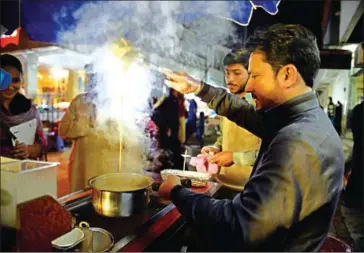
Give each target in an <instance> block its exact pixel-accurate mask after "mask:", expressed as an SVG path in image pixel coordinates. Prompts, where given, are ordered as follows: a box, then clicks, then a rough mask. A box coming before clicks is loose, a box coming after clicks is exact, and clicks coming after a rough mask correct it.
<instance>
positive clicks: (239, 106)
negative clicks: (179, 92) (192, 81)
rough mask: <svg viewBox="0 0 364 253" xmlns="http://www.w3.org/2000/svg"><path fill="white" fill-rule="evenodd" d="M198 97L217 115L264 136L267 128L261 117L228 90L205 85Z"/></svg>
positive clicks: (250, 106)
mask: <svg viewBox="0 0 364 253" xmlns="http://www.w3.org/2000/svg"><path fill="white" fill-rule="evenodd" d="M196 95H197V96H198V97H200V98H201V99H202V101H204V102H206V103H207V105H208V107H209V108H210V109H212V110H214V111H215V112H216V113H217V114H219V115H221V116H225V117H227V118H228V119H229V120H231V121H233V122H235V123H236V124H237V125H239V126H241V127H243V128H245V129H247V130H248V131H249V132H251V133H253V134H255V135H256V136H258V137H261V138H262V137H263V136H264V133H265V127H264V124H263V121H262V119H261V117H260V115H259V114H258V113H257V111H256V110H255V107H254V106H253V105H251V104H249V103H248V102H247V101H245V100H244V99H241V98H239V97H237V96H235V95H233V94H230V93H228V92H227V91H226V89H223V88H218V87H214V86H211V85H208V84H203V87H202V90H201V91H199V92H198V94H196Z"/></svg>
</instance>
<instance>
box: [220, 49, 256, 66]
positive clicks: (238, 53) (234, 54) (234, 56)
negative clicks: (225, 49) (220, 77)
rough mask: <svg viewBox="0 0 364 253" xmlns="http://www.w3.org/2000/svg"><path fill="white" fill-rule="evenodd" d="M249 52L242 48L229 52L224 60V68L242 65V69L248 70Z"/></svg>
mask: <svg viewBox="0 0 364 253" xmlns="http://www.w3.org/2000/svg"><path fill="white" fill-rule="evenodd" d="M249 57H250V52H249V51H248V50H246V49H244V48H241V49H235V50H232V51H231V52H229V53H228V54H227V55H226V56H225V58H224V61H223V63H224V66H227V65H230V64H236V63H238V64H242V65H243V66H244V68H246V69H248V65H249Z"/></svg>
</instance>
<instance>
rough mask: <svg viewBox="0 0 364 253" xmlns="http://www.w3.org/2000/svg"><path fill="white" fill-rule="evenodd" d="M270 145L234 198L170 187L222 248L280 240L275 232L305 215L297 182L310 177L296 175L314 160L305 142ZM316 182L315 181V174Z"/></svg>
mask: <svg viewBox="0 0 364 253" xmlns="http://www.w3.org/2000/svg"><path fill="white" fill-rule="evenodd" d="M268 149H269V152H268V153H267V155H266V156H264V158H263V161H262V165H261V166H260V167H259V168H258V169H257V171H256V173H255V174H254V176H253V177H252V178H251V179H250V180H249V181H248V183H247V184H246V185H245V188H244V191H243V192H242V193H240V194H238V195H237V196H236V197H235V198H234V199H233V200H216V199H213V198H211V197H209V196H206V195H204V194H197V193H194V192H192V191H191V190H189V189H187V188H183V187H182V186H176V187H175V188H173V190H172V193H171V198H172V201H173V203H174V204H175V205H176V207H177V208H178V210H179V211H180V212H181V214H182V215H183V216H184V217H186V219H187V220H188V221H190V222H191V223H192V224H194V225H196V226H197V227H199V228H201V229H202V231H204V232H203V233H205V234H206V235H207V236H208V237H209V238H211V240H212V243H221V242H223V243H224V244H225V246H226V250H254V249H257V248H258V247H259V246H260V245H261V244H262V243H265V242H267V241H271V240H274V239H272V238H279V236H280V234H279V231H282V230H285V229H288V228H289V227H290V226H291V225H292V223H293V222H296V221H298V219H300V218H303V217H299V216H300V215H306V214H304V213H300V208H301V194H302V193H301V189H300V186H301V185H300V184H301V183H303V182H306V181H307V180H311V178H310V179H309V178H305V177H307V176H308V175H309V174H307V175H306V174H305V172H303V173H302V175H297V174H296V171H299V170H305V171H307V169H309V168H312V166H313V165H312V164H307V163H309V161H312V159H310V160H309V159H307V157H308V156H310V155H308V154H307V149H306V148H305V144H304V143H301V144H297V143H294V142H292V143H291V144H289V145H286V144H279V143H275V144H274V143H273V144H271V145H270V147H269V148H268ZM318 172H319V168H318ZM310 173H311V172H310ZM311 174H312V173H311ZM315 180H316V181H319V177H317V179H315ZM313 184H314V185H315V186H317V185H316V184H315V182H313ZM306 185H307V187H311V186H310V184H306ZM319 187H320V186H319ZM322 187H325V186H322ZM312 190H313V191H314V190H320V189H312ZM318 195H319V193H318V194H317V196H316V199H315V200H319V201H317V202H315V203H316V204H321V203H322V201H325V199H323V200H322V201H321V199H320V198H321V196H318ZM278 228H280V229H278ZM277 231H278V232H277ZM230 246H231V247H232V248H228V247H230Z"/></svg>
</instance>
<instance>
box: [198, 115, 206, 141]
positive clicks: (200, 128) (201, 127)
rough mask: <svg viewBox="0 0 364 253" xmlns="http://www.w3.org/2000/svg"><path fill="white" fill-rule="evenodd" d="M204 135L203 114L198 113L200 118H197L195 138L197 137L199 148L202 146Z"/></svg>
mask: <svg viewBox="0 0 364 253" xmlns="http://www.w3.org/2000/svg"><path fill="white" fill-rule="evenodd" d="M204 133H205V114H204V112H200V116H199V118H198V126H197V131H196V136H197V140H198V141H199V143H200V147H201V148H202V147H203V145H204V140H203V136H204Z"/></svg>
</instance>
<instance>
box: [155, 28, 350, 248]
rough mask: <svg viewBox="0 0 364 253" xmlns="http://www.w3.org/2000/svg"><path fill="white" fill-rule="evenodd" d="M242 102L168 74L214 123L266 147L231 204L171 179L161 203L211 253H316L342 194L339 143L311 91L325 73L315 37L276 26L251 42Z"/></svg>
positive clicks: (257, 34)
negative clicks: (210, 112) (166, 202)
mask: <svg viewBox="0 0 364 253" xmlns="http://www.w3.org/2000/svg"><path fill="white" fill-rule="evenodd" d="M246 47H247V48H248V49H250V50H251V52H252V53H251V55H250V61H249V73H250V77H249V81H248V83H247V86H246V91H247V92H251V93H252V95H253V97H255V98H256V100H257V103H256V105H257V109H258V111H256V110H255V109H254V107H253V106H252V105H249V104H248V103H247V102H246V101H244V100H242V99H239V98H237V97H236V96H234V95H232V94H229V93H227V92H226V90H224V89H222V88H216V87H213V86H210V85H208V84H204V83H202V82H199V81H197V80H195V79H193V78H192V77H190V76H188V75H187V74H181V73H170V72H166V73H165V75H166V77H167V81H166V83H167V84H168V85H169V86H171V87H173V88H175V89H178V90H179V91H181V92H184V93H189V92H195V93H197V96H199V97H200V98H201V99H202V100H203V101H205V102H207V103H208V104H209V107H210V108H212V109H214V110H215V111H216V112H217V113H218V114H220V115H223V116H226V117H227V118H228V119H230V120H231V121H234V122H236V123H237V124H238V125H240V126H242V127H244V128H246V129H247V130H249V131H251V132H252V133H254V134H255V135H257V136H259V137H261V138H262V146H261V149H260V152H259V155H258V158H257V161H256V163H255V165H254V168H253V172H252V175H251V177H250V179H249V180H248V182H247V184H246V185H245V188H244V190H243V192H242V193H240V194H238V195H237V196H236V197H235V198H234V199H233V200H216V199H213V198H210V197H208V196H206V195H204V194H198V193H194V192H192V191H191V190H189V189H187V188H184V187H183V186H181V185H180V182H179V178H177V177H173V176H171V177H168V178H167V180H166V181H165V182H164V183H163V184H162V185H161V187H160V190H159V194H160V195H161V196H162V197H164V198H170V199H172V201H173V203H174V204H175V205H176V207H177V208H178V210H179V211H180V212H181V213H182V214H183V216H184V217H185V218H186V219H187V220H188V221H189V222H191V223H192V224H194V225H195V226H196V227H197V228H198V229H199V230H200V231H201V232H200V233H199V234H202V235H205V237H206V238H208V243H206V244H208V245H211V248H210V250H214V251H318V250H319V249H320V248H321V246H322V244H323V242H324V239H325V237H326V236H327V234H328V231H329V227H330V224H331V220H332V217H333V216H334V213H335V209H336V206H337V202H338V199H339V196H340V192H341V190H342V188H343V174H344V154H343V150H342V146H341V141H340V138H339V136H338V135H337V133H336V131H335V129H334V127H333V125H332V124H331V122H330V120H329V119H328V117H327V116H326V115H325V112H324V111H323V110H322V109H321V108H320V106H319V102H318V100H317V97H316V95H315V92H314V91H313V90H312V86H313V80H314V78H315V76H316V74H317V72H318V69H319V67H320V52H319V49H318V47H317V44H316V38H315V37H314V35H313V34H312V33H311V32H310V31H309V30H307V29H306V28H304V27H302V26H300V25H282V24H276V25H273V26H271V27H269V28H267V29H264V30H259V31H257V32H255V33H254V35H252V37H251V38H250V39H249V40H248V42H247V44H246Z"/></svg>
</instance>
